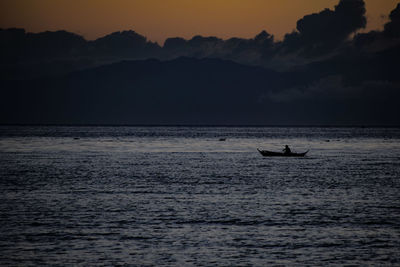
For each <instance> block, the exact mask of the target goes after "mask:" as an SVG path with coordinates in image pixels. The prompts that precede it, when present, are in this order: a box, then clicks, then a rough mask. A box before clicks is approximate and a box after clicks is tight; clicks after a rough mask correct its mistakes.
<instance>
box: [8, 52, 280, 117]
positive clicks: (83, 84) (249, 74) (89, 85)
mask: <svg viewBox="0 0 400 267" xmlns="http://www.w3.org/2000/svg"><path fill="white" fill-rule="evenodd" d="M280 79H281V75H280V74H279V73H277V72H275V71H271V70H266V69H263V68H259V67H249V66H244V65H240V64H237V63H233V62H231V61H225V60H220V59H193V58H178V59H175V60H172V61H166V62H162V61H159V60H151V59H150V60H143V61H123V62H120V63H115V64H111V65H106V66H101V67H97V68H93V69H88V70H84V71H79V72H73V73H71V74H68V75H64V76H60V77H50V78H41V79H35V80H25V81H3V88H7V89H6V90H3V91H2V93H3V96H4V97H3V99H7V101H5V102H4V103H3V105H2V112H1V115H0V122H1V123H109V124H168V123H173V124H180V123H182V124H185V123H187V124H189V123H190V124H196V123H198V124H230V123H231V124H237V123H249V122H258V123H262V122H263V118H264V113H263V112H262V111H263V103H262V97H263V95H264V94H265V93H266V92H268V91H269V90H272V89H273V88H275V87H276V86H277V84H278V83H279V82H280Z"/></svg>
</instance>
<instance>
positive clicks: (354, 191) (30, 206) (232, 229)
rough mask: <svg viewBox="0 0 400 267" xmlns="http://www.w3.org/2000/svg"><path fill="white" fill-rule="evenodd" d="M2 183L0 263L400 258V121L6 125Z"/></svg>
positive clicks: (0, 145)
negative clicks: (289, 154) (363, 124)
mask: <svg viewBox="0 0 400 267" xmlns="http://www.w3.org/2000/svg"><path fill="white" fill-rule="evenodd" d="M219 138H227V140H226V141H225V142H220V141H218V139H219ZM328 141H329V142H328ZM285 144H288V145H290V146H291V147H292V148H293V149H294V150H297V151H298V152H302V151H305V150H307V149H310V152H309V154H308V155H307V157H305V158H263V157H262V156H261V155H260V154H258V152H257V151H256V148H258V147H260V148H263V149H269V150H276V151H278V150H280V149H282V148H283V145H285ZM0 190H1V195H0V265H54V264H60V265H82V266H86V265H118V264H129V265H134V266H266V265H274V264H282V265H319V266H320V265H323V264H329V265H332V264H337V265H344V264H355V265H358V264H370V265H397V266H398V265H400V129H398V128H277V127H272V128H246V127H243V128H233V127H227V128H218V127H210V128H207V127H197V128H196V127H28V126H25V127H22V126H21V127H16V126H2V127H0Z"/></svg>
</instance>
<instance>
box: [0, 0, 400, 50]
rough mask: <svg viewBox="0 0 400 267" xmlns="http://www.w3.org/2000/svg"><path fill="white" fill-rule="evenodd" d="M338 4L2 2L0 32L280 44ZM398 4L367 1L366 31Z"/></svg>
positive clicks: (290, 0)
mask: <svg viewBox="0 0 400 267" xmlns="http://www.w3.org/2000/svg"><path fill="white" fill-rule="evenodd" d="M338 2H339V0H304V1H300V0H198V1H197V0H112V1H111V0H82V1H71V0H56V1H55V0H2V1H0V28H11V27H18V28H25V29H26V30H27V31H30V32H40V31H45V30H52V31H54V30H61V29H63V30H67V31H70V32H74V33H78V34H80V35H83V36H84V37H85V38H87V39H95V38H97V37H101V36H104V35H106V34H109V33H111V32H114V31H120V30H129V29H132V30H134V31H136V32H138V33H140V34H142V35H144V36H146V37H147V38H148V39H150V40H152V41H157V42H158V43H160V44H163V42H164V40H165V39H166V38H168V37H176V36H179V37H184V38H186V39H188V38H191V37H193V36H194V35H198V34H200V35H203V36H217V37H220V38H224V39H227V38H230V37H242V38H252V37H254V36H255V35H256V34H257V33H259V32H261V31H262V30H266V31H267V32H269V33H271V34H274V35H275V38H276V39H278V40H280V39H282V37H283V35H284V34H285V33H289V32H291V31H293V30H294V29H295V28H296V21H297V20H298V19H299V18H302V17H303V16H304V15H306V14H310V13H315V12H319V11H321V10H323V9H324V8H330V9H333V8H334V6H335V5H336V4H337V3H338ZM398 2H399V0H365V3H366V8H367V19H368V27H367V30H372V29H381V28H382V25H383V24H384V23H385V22H386V21H387V15H388V14H389V13H390V11H391V10H393V9H394V8H395V7H396V5H397V3H398Z"/></svg>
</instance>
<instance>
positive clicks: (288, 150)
mask: <svg viewBox="0 0 400 267" xmlns="http://www.w3.org/2000/svg"><path fill="white" fill-rule="evenodd" d="M282 151H283V152H284V153H285V154H290V153H292V151H291V150H290V148H289V146H288V145H286V146H285V148H284V149H283V150H282Z"/></svg>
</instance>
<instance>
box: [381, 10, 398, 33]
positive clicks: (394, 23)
mask: <svg viewBox="0 0 400 267" xmlns="http://www.w3.org/2000/svg"><path fill="white" fill-rule="evenodd" d="M389 19H390V21H389V22H388V23H386V24H385V29H384V34H385V35H386V36H387V37H390V38H399V37H400V3H399V4H397V7H396V8H395V9H394V10H393V11H392V12H391V13H390V15H389Z"/></svg>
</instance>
